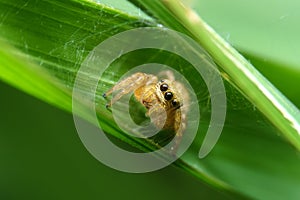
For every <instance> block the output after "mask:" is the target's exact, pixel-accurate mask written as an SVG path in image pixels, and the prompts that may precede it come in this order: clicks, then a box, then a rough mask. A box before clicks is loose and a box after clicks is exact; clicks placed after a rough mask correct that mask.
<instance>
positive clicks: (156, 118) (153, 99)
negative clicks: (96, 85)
mask: <svg viewBox="0 0 300 200" xmlns="http://www.w3.org/2000/svg"><path fill="white" fill-rule="evenodd" d="M160 75H164V76H166V77H167V78H166V79H162V80H160V81H158V77H157V76H154V75H152V74H146V73H142V72H137V73H135V74H133V75H131V76H129V77H127V78H125V79H124V80H121V81H120V82H118V83H117V84H116V85H115V86H113V87H112V88H111V89H110V90H108V91H107V92H106V93H104V94H103V97H107V96H108V95H110V94H112V93H113V92H115V91H118V93H116V95H115V96H114V97H113V98H112V99H111V101H110V102H109V103H108V104H106V107H110V106H111V105H112V104H113V103H115V102H116V101H118V100H119V99H120V98H121V97H122V96H123V95H125V94H128V93H130V92H134V96H135V98H136V99H137V100H138V101H139V102H140V103H141V104H142V105H144V106H145V107H146V108H147V113H146V115H147V116H149V117H150V119H151V122H152V123H154V125H155V126H156V127H159V128H163V129H166V130H172V131H174V132H175V143H174V145H173V147H172V148H171V152H172V153H176V151H177V148H178V146H179V144H180V141H181V138H182V134H183V131H184V130H185V127H186V114H187V111H188V107H187V106H186V105H188V100H189V98H188V97H189V96H188V92H187V90H186V89H185V87H184V86H183V85H182V84H181V83H179V82H177V81H175V78H174V75H173V73H172V72H171V71H163V72H162V73H160ZM183 102H184V103H185V106H183Z"/></svg>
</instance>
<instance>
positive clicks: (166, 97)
mask: <svg viewBox="0 0 300 200" xmlns="http://www.w3.org/2000/svg"><path fill="white" fill-rule="evenodd" d="M172 98H173V94H172V92H166V93H165V99H166V100H167V101H169V100H171V99H172Z"/></svg>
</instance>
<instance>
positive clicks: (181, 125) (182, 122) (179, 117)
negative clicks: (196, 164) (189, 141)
mask: <svg viewBox="0 0 300 200" xmlns="http://www.w3.org/2000/svg"><path fill="white" fill-rule="evenodd" d="M174 129H175V132H176V134H175V138H174V145H173V146H172V147H171V154H172V155H175V154H176V152H177V150H178V148H179V145H180V143H181V140H182V136H183V132H184V131H185V129H186V113H184V112H182V111H180V109H178V110H177V111H176V113H175V122H174Z"/></svg>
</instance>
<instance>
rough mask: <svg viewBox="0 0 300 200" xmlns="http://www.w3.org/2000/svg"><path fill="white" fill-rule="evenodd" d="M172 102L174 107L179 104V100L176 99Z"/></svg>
mask: <svg viewBox="0 0 300 200" xmlns="http://www.w3.org/2000/svg"><path fill="white" fill-rule="evenodd" d="M171 103H172V105H173V106H174V107H175V106H177V105H178V101H177V100H176V99H174V100H173V101H172V102H171Z"/></svg>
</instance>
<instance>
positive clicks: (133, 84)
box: [103, 72, 157, 108]
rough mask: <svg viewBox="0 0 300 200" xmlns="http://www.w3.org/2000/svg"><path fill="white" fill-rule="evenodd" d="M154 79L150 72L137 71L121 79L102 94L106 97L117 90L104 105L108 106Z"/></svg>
mask: <svg viewBox="0 0 300 200" xmlns="http://www.w3.org/2000/svg"><path fill="white" fill-rule="evenodd" d="M155 80H157V78H156V77H155V76H153V75H151V74H145V73H142V72H137V73H135V74H133V75H131V76H129V77H127V78H125V79H123V80H121V81H120V82H118V83H117V84H116V85H114V86H113V87H112V88H111V89H110V90H108V91H107V92H106V93H104V94H103V97H104V98H106V97H107V96H109V95H110V94H112V93H113V92H115V91H118V93H117V94H116V95H115V96H114V97H113V98H112V99H111V100H110V102H109V103H107V104H106V107H107V108H108V107H110V106H111V105H112V104H114V103H115V102H116V101H118V100H119V99H120V98H121V97H122V96H123V95H126V94H128V93H130V92H133V91H135V90H136V89H138V88H140V87H142V86H144V85H148V84H151V83H153V81H155Z"/></svg>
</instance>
